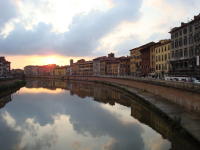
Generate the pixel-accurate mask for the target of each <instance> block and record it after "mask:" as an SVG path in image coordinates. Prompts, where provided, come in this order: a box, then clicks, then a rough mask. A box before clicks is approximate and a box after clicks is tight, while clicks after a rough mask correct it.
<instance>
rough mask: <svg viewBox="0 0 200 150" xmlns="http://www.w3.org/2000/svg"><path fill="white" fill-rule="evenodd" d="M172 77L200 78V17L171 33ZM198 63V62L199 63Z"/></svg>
mask: <svg viewBox="0 0 200 150" xmlns="http://www.w3.org/2000/svg"><path fill="white" fill-rule="evenodd" d="M170 33H171V40H172V51H171V55H172V58H171V60H170V64H171V66H172V69H171V70H170V73H171V74H172V75H179V76H196V77H200V66H199V65H198V64H199V59H198V57H199V56H200V15H198V16H195V17H194V19H193V20H192V21H190V22H188V23H181V26H180V27H175V28H173V29H172V30H171V31H170ZM197 61H198V62H197Z"/></svg>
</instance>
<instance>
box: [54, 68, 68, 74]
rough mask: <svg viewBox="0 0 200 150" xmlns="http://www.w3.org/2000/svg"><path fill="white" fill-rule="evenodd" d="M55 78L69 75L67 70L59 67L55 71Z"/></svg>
mask: <svg viewBox="0 0 200 150" xmlns="http://www.w3.org/2000/svg"><path fill="white" fill-rule="evenodd" d="M54 75H55V76H66V75H67V68H66V67H57V68H55V69H54Z"/></svg>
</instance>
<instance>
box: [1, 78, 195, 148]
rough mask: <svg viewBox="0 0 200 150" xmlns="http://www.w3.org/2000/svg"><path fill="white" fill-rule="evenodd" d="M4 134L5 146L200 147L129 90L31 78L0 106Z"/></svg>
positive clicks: (3, 141) (2, 146) (3, 142)
mask: <svg viewBox="0 0 200 150" xmlns="http://www.w3.org/2000/svg"><path fill="white" fill-rule="evenodd" d="M36 89H38V92H35V91H37V90H36ZM61 89H65V90H61ZM55 91H59V92H55ZM68 91H70V92H68ZM36 93H37V94H36ZM5 99H6V98H5ZM8 99H9V98H8ZM1 101H2V100H1ZM7 101H9V100H7ZM2 106H3V105H2ZM130 108H131V109H130ZM143 123H144V124H143ZM145 124H146V125H145ZM147 125H148V126H150V127H148V126H147ZM152 128H153V129H152ZM0 134H1V139H0V145H1V149H5V150H12V149H13V150H18V149H23V150H32V149H37V150H40V149H42V150H45V149H48V150H49V149H50V150H51V149H52V150H54V149H57V150H64V149H70V150H129V149H130V150H131V149H136V150H168V149H170V148H171V149H173V150H179V149H180V150H182V149H195V145H194V143H192V141H190V139H188V138H187V137H185V136H183V135H181V134H178V133H177V132H176V131H174V130H173V129H172V127H170V126H169V125H168V123H167V121H165V120H164V119H162V117H160V116H159V115H157V114H156V113H154V112H153V111H152V110H150V109H148V108H147V107H145V106H144V105H142V104H140V103H138V102H137V101H133V97H132V96H130V95H129V94H127V93H124V92H123V91H121V90H119V89H116V88H113V87H108V86H105V85H101V84H94V83H91V82H90V83H88V82H75V81H73V82H63V81H44V80H35V81H29V82H28V83H27V86H26V88H23V89H21V90H20V91H19V92H17V93H16V94H14V95H13V96H12V102H11V103H8V104H7V105H6V107H4V108H2V109H1V110H0ZM161 135H162V136H161ZM167 139H168V140H170V141H171V142H169V141H168V140H167ZM192 145H193V146H194V147H192Z"/></svg>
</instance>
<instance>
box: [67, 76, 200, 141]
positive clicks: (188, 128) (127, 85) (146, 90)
mask: <svg viewBox="0 0 200 150" xmlns="http://www.w3.org/2000/svg"><path fill="white" fill-rule="evenodd" d="M69 80H81V81H91V82H98V83H103V84H107V85H111V86H115V87H118V88H121V89H123V90H125V91H127V92H129V93H130V94H133V95H136V96H138V98H139V99H140V100H141V101H143V102H144V103H145V104H146V105H149V107H152V108H153V109H155V110H156V111H158V113H161V114H162V115H163V117H166V118H168V120H169V123H173V122H174V123H176V124H177V125H179V126H181V127H182V128H183V129H184V130H185V131H183V132H185V134H189V135H190V136H191V137H193V138H194V139H196V140H197V141H198V142H200V95H199V94H198V93H192V92H189V91H183V90H180V89H174V88H169V87H163V86H158V85H153V84H148V83H142V82H136V81H130V80H123V79H113V78H97V77H73V78H69Z"/></svg>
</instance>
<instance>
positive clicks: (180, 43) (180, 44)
mask: <svg viewBox="0 0 200 150" xmlns="http://www.w3.org/2000/svg"><path fill="white" fill-rule="evenodd" d="M182 45H183V42H182V38H180V39H179V46H180V47H181V46H182Z"/></svg>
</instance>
